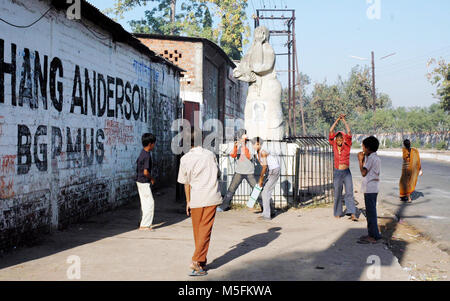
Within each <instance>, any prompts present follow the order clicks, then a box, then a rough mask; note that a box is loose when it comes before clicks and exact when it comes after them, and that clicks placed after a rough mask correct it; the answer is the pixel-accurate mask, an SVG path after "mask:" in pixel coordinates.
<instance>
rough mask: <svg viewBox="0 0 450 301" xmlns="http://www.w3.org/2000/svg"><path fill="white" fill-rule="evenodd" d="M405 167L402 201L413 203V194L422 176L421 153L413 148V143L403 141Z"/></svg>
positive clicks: (401, 190)
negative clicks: (418, 179) (419, 177)
mask: <svg viewBox="0 0 450 301" xmlns="http://www.w3.org/2000/svg"><path fill="white" fill-rule="evenodd" d="M403 145H404V147H403V165H402V176H401V177H400V184H399V187H400V199H401V200H402V201H404V200H405V201H407V202H408V203H411V193H413V192H414V190H415V189H416V184H417V178H418V176H419V175H422V174H423V172H422V166H421V165H420V157H419V151H418V150H417V149H415V148H411V142H410V141H409V140H408V139H406V140H405V141H403Z"/></svg>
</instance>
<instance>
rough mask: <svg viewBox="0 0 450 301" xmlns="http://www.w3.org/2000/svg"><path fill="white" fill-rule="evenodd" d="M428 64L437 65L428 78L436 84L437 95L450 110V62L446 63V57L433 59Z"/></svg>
mask: <svg viewBox="0 0 450 301" xmlns="http://www.w3.org/2000/svg"><path fill="white" fill-rule="evenodd" d="M428 65H429V66H430V65H435V67H434V69H433V71H431V72H430V73H428V75H427V76H428V80H429V81H430V82H431V83H432V84H433V85H436V88H437V91H436V92H437V94H436V95H435V96H436V97H437V98H439V99H440V101H441V102H440V103H441V106H442V108H443V109H444V110H445V111H447V112H449V111H450V63H446V62H445V60H444V59H441V60H439V61H437V60H436V59H431V60H430V61H429V63H428Z"/></svg>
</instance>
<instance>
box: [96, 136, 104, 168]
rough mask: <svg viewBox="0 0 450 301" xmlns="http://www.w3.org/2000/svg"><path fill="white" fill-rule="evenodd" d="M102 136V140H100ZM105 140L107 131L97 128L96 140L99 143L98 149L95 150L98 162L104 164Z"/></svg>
mask: <svg viewBox="0 0 450 301" xmlns="http://www.w3.org/2000/svg"><path fill="white" fill-rule="evenodd" d="M100 137H101V138H102V140H100ZM104 140H105V133H104V132H103V130H102V129H98V130H97V134H96V138H95V142H96V145H97V151H96V152H95V158H96V159H97V163H98V164H102V162H103V158H104V157H105V146H104V145H103V141H104Z"/></svg>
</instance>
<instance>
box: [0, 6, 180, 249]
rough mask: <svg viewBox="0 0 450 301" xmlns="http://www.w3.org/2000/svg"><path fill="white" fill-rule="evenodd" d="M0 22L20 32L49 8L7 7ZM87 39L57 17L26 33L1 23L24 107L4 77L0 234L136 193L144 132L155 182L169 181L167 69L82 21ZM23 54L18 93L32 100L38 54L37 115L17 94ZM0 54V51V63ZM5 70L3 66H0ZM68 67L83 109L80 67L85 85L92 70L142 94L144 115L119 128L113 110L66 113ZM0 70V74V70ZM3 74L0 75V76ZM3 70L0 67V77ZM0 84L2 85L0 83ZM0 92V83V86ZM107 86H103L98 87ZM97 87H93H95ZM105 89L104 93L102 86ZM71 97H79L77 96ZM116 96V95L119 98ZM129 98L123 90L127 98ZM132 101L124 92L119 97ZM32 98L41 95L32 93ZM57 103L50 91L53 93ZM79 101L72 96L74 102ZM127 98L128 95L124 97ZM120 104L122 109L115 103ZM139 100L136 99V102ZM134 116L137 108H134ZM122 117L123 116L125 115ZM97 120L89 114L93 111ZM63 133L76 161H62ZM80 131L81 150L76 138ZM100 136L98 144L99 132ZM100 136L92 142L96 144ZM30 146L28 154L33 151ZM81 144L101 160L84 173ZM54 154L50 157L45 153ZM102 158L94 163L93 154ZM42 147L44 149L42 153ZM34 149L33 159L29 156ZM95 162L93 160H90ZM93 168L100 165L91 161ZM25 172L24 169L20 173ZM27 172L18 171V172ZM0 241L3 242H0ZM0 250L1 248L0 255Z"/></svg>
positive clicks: (174, 88)
mask: <svg viewBox="0 0 450 301" xmlns="http://www.w3.org/2000/svg"><path fill="white" fill-rule="evenodd" d="M1 3H2V4H1V5H0V15H1V16H2V18H5V19H7V20H8V21H9V22H11V23H14V24H20V25H22V24H29V23H31V22H32V21H34V20H36V19H38V18H39V17H40V16H41V15H42V14H43V13H44V12H45V11H46V10H47V9H48V8H49V6H48V4H47V2H46V1H37V0H36V1H25V0H18V1H14V2H12V1H6V0H2V1H1ZM82 21H83V22H84V23H85V24H86V25H87V26H89V27H90V28H91V30H93V31H95V32H97V34H96V35H97V36H99V37H103V38H102V39H99V38H98V37H95V36H94V35H93V33H91V32H90V31H89V30H88V29H86V28H85V26H83V25H82V24H81V23H80V22H79V21H77V20H69V19H67V18H66V15H65V12H62V11H59V12H58V11H56V10H51V11H50V12H49V13H47V15H46V16H45V17H44V18H43V19H42V20H40V21H39V22H38V23H36V24H35V25H33V26H32V27H30V28H27V29H19V28H14V27H11V26H9V25H7V24H5V23H3V22H0V46H1V40H2V41H3V44H4V62H5V63H6V64H10V63H11V60H12V53H11V45H12V44H15V45H16V73H15V74H16V85H15V93H16V101H17V103H18V102H19V98H20V95H25V97H23V101H24V103H23V106H19V105H18V104H17V105H13V103H12V90H11V79H12V76H11V75H10V74H5V75H4V82H3V83H4V90H5V94H4V98H3V95H1V94H0V199H1V201H0V231H3V232H2V233H5V232H4V231H7V230H11V229H16V230H17V229H19V230H17V231H19V232H20V231H22V230H23V231H25V230H27V229H28V230H33V229H35V228H38V227H46V226H47V225H51V226H52V227H58V226H60V227H61V226H62V225H65V224H67V223H69V222H72V221H76V220H77V219H78V218H83V217H85V216H89V215H92V214H95V213H97V212H101V211H104V210H108V209H111V208H113V207H116V206H117V205H119V204H122V203H124V202H126V201H127V200H128V199H129V197H131V196H133V195H135V194H136V188H135V183H134V176H135V166H136V165H135V160H136V158H137V156H138V155H139V152H140V150H141V148H142V145H141V136H142V134H143V133H145V132H153V133H154V134H155V135H156V136H157V146H156V148H155V152H154V154H153V159H154V162H156V163H155V164H156V165H157V166H156V168H155V175H156V176H157V177H158V176H159V177H161V178H167V177H170V174H171V173H173V169H174V167H175V157H174V156H173V154H172V153H171V152H170V140H171V137H172V134H171V132H170V125H171V123H172V120H174V119H175V118H176V108H177V106H180V103H179V102H180V100H179V78H178V76H175V75H174V71H173V69H171V68H170V67H169V66H168V65H166V64H161V63H154V62H151V61H150V58H149V57H147V56H146V55H143V54H141V53H140V52H138V51H137V50H135V49H134V48H132V47H131V46H129V45H127V44H123V43H116V42H113V41H112V40H111V36H110V34H109V33H108V32H106V31H104V30H102V29H100V28H98V27H96V25H95V24H93V23H91V22H89V21H88V20H85V19H83V20H82ZM25 49H29V51H30V63H31V68H30V71H31V73H30V76H31V82H28V81H27V77H26V76H25V82H24V83H25V84H24V85H23V86H24V87H25V88H31V92H32V94H33V95H34V93H35V89H36V87H35V85H34V74H35V70H34V69H35V67H34V65H35V64H34V63H35V59H34V58H35V56H36V53H35V51H38V53H39V59H40V64H41V67H42V68H44V66H43V65H44V56H47V57H48V66H47V72H48V77H49V78H48V80H47V85H46V87H47V93H46V96H47V109H45V108H44V107H43V101H42V97H39V101H38V108H31V107H30V104H29V103H30V98H28V97H26V90H23V91H25V93H20V86H21V81H22V78H24V76H23V73H24V68H23V66H24V62H25V61H26V57H25V52H26V51H25ZM54 58H59V59H60V61H61V63H62V66H63V76H62V77H60V76H59V73H58V72H56V77H55V79H56V83H57V84H58V83H60V84H61V85H62V87H63V95H62V96H63V106H62V111H61V112H59V111H58V110H57V109H56V108H55V106H54V105H53V103H52V100H51V97H50V74H51V71H50V69H51V68H50V64H51V62H52V60H53V59H54ZM1 59H2V53H1V51H0V63H1ZM3 66H4V67H5V66H6V65H3ZM76 66H79V68H80V75H81V76H80V78H81V86H82V94H83V102H84V94H85V68H86V69H87V70H88V73H89V78H90V81H91V83H92V81H93V76H94V71H95V73H96V76H97V78H98V74H102V75H103V76H104V77H105V81H106V79H107V76H110V77H113V78H114V82H115V81H116V78H120V79H122V80H123V85H124V86H125V85H126V83H127V82H129V83H130V86H131V87H133V86H134V85H137V86H138V87H139V89H140V90H141V89H142V91H144V90H145V89H147V98H146V99H145V102H146V104H147V114H146V116H144V115H143V114H142V116H141V117H140V118H139V119H138V120H135V118H133V115H132V114H131V118H130V119H127V118H126V117H125V116H123V115H122V114H121V112H120V110H119V112H118V116H117V118H116V116H114V117H108V116H107V113H106V112H105V114H104V115H103V116H100V117H99V116H97V115H93V114H92V112H91V108H90V103H88V107H89V110H88V112H87V114H86V115H84V114H81V108H80V107H79V106H76V107H75V108H74V111H73V113H71V112H70V111H71V104H72V101H73V100H72V92H73V87H74V78H75V70H76ZM0 68H1V66H0ZM0 70H2V69H0ZM3 70H5V68H3ZM0 79H1V76H0ZM0 84H1V83H0ZM107 86H108V85H107ZM115 87H116V86H115V84H112V85H111V88H112V90H113V97H112V98H111V99H110V104H111V107H114V108H115V107H116V98H115V96H116V91H115V90H116V88H115ZM97 88H98V87H97ZM107 88H108V87H107ZM77 91H78V90H77ZM121 91H122V90H121V87H120V85H119V87H118V95H121ZM128 92H129V90H128ZM128 94H130V95H131V93H128ZM39 95H40V91H39ZM56 95H57V96H58V97H59V92H58V91H56ZM76 95H77V96H78V92H77V93H76ZM130 97H131V96H130ZM124 98H125V99H124V101H123V102H124V104H126V107H127V108H128V109H131V108H130V105H129V104H128V103H127V102H126V97H124ZM135 99H136V102H137V101H138V96H137V94H136V95H135ZM2 100H3V101H2ZM135 107H136V110H137V109H138V105H137V104H136V105H135ZM124 110H125V108H124ZM96 111H97V112H98V107H97V108H96ZM20 125H23V126H24V127H26V128H27V129H29V131H30V133H31V138H32V139H31V141H30V142H31V148H30V151H31V158H32V160H31V166H30V167H29V170H27V171H26V172H25V171H20V169H21V167H20V166H19V162H22V163H24V162H26V158H27V156H21V158H19V154H20V151H19V150H18V146H19V145H20V141H19V139H22V144H24V143H25V142H26V141H25V138H26V137H20V135H19V132H18V129H19V126H20ZM39 126H42V127H41V129H42V128H46V130H47V133H46V134H45V135H41V136H36V135H35V133H36V131H37V129H38V127H39ZM53 127H55V128H57V129H59V130H60V131H61V138H62V149H61V154H59V155H56V156H55V158H52V153H53V150H54V149H55V146H58V141H59V140H58V139H59V137H58V136H57V135H56V136H55V135H54V137H55V139H54V143H53V144H52V128H53ZM67 128H69V129H70V131H71V136H72V141H74V140H75V139H76V131H78V130H79V129H81V136H82V141H81V156H78V154H77V153H75V154H76V155H77V156H78V157H77V156H75V157H74V158H75V159H74V160H73V161H72V162H71V161H69V160H68V159H69V153H68V150H69V149H68V145H67V141H68V139H67V132H68V131H67ZM84 129H86V135H87V137H86V143H85V142H84V141H83V134H84V133H83V131H84ZM92 130H93V132H94V144H93V145H92V144H91V131H92ZM102 132H103V134H104V137H102V135H101V133H102ZM97 133H99V134H98V135H99V138H98V140H97V139H96V138H97ZM35 143H36V146H37V147H36V148H35V146H34V144H35ZM85 144H87V146H86V149H87V154H88V155H90V154H91V153H90V152H89V151H90V150H91V148H92V147H94V151H95V154H96V155H98V156H99V158H102V157H103V160H97V159H96V158H94V160H93V163H92V164H88V163H87V162H85V161H84V160H85V158H86V156H85V155H84V154H83V152H84V148H85ZM52 146H53V149H52ZM102 147H103V149H104V155H103V156H102V151H101V148H102ZM45 148H46V149H45ZM35 149H36V150H37V157H36V158H37V159H38V160H35V156H34V151H35ZM56 153H57V152H56ZM45 156H47V163H46V164H45V165H46V168H42V169H43V170H38V167H37V165H36V162H37V161H39V160H44V158H45ZM94 157H95V156H94ZM100 161H101V162H100ZM24 166H25V165H24ZM23 168H25V169H27V167H26V166H25V167H23ZM1 238H4V237H1ZM0 247H1V246H0Z"/></svg>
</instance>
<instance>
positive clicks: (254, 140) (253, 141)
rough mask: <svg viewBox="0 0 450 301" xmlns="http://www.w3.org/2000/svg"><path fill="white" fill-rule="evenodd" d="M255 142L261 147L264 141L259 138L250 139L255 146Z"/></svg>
mask: <svg viewBox="0 0 450 301" xmlns="http://www.w3.org/2000/svg"><path fill="white" fill-rule="evenodd" d="M256 142H259V143H260V144H261V145H262V144H263V143H264V140H263V139H262V138H261V137H254V138H253V139H252V144H255V143H256Z"/></svg>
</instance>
